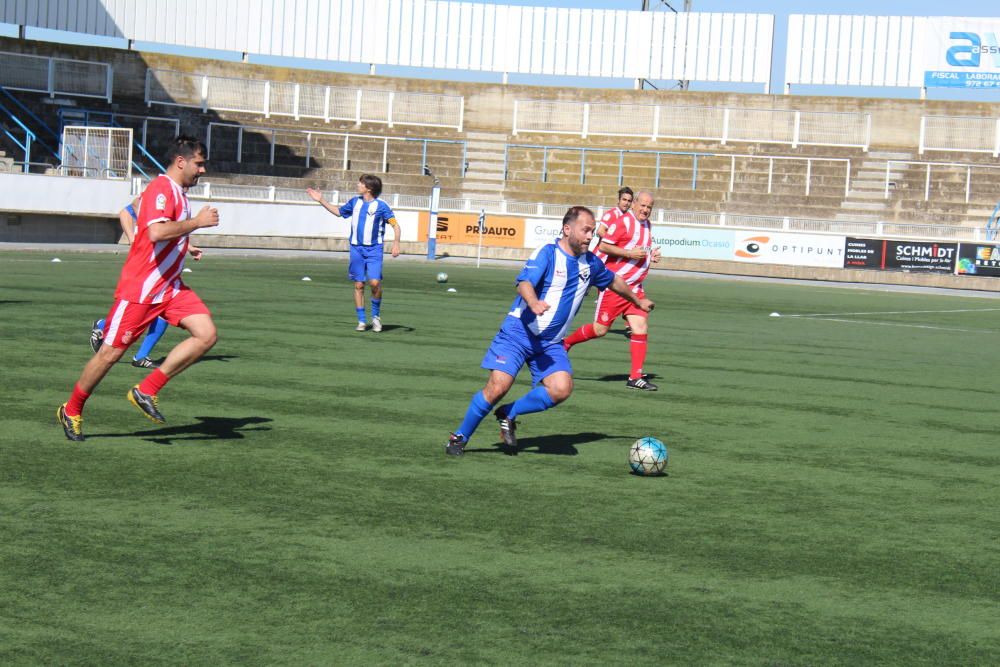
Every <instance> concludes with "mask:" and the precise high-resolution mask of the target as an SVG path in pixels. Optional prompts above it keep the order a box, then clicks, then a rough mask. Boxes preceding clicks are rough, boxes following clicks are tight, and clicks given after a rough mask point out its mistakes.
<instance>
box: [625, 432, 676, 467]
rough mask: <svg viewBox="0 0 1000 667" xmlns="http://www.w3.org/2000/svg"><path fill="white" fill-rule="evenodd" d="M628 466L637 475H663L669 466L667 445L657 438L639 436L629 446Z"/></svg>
mask: <svg viewBox="0 0 1000 667" xmlns="http://www.w3.org/2000/svg"><path fill="white" fill-rule="evenodd" d="M628 466H629V468H631V469H632V472H634V473H635V474H636V475H646V476H652V475H662V474H663V469H664V468H666V467H667V446H666V445H664V444H663V443H662V442H661V441H659V440H657V439H656V438H650V437H646V438H639V439H638V440H636V441H635V442H633V443H632V446H631V447H629V450H628Z"/></svg>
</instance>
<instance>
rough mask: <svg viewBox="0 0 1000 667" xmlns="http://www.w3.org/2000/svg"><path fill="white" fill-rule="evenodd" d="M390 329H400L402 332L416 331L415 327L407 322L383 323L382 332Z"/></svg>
mask: <svg viewBox="0 0 1000 667" xmlns="http://www.w3.org/2000/svg"><path fill="white" fill-rule="evenodd" d="M389 331H399V332H402V333H413V332H414V331H416V329H414V328H413V327H408V326H406V325H405V324H383V325H382V333H387V332H389Z"/></svg>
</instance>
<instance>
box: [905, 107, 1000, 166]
mask: <svg viewBox="0 0 1000 667" xmlns="http://www.w3.org/2000/svg"><path fill="white" fill-rule="evenodd" d="M925 151H964V152H969V153H991V154H992V155H993V157H1000V118H981V117H968V116H921V118H920V154H921V155H923V154H924V152H925Z"/></svg>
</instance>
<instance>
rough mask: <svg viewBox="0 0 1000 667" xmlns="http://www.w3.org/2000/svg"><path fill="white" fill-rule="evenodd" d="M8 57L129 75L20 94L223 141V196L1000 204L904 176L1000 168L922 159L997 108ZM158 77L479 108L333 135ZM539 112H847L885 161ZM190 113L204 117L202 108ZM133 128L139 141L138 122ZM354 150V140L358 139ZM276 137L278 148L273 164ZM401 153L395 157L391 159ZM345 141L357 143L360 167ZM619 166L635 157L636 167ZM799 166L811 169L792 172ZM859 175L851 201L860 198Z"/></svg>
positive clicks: (948, 220) (875, 208) (942, 206)
mask: <svg viewBox="0 0 1000 667" xmlns="http://www.w3.org/2000/svg"><path fill="white" fill-rule="evenodd" d="M0 50H6V51H18V50H20V51H23V52H32V53H42V54H51V55H58V56H61V57H69V58H83V59H90V60H99V61H102V62H108V63H110V64H111V65H112V66H113V68H114V95H113V99H112V101H111V102H110V103H109V102H107V101H104V100H99V99H87V100H67V99H59V98H57V99H55V100H53V99H50V98H48V97H47V96H45V95H44V94H29V93H19V94H18V97H19V98H20V99H23V100H24V102H25V103H26V104H28V105H29V106H30V107H31V108H32V110H34V111H36V112H37V113H38V115H39V116H40V117H42V118H44V119H46V120H47V121H48V122H50V123H51V124H52V125H53V126H56V125H57V122H58V119H57V113H56V112H57V110H58V109H59V108H64V109H66V108H70V109H72V108H77V109H89V110H93V111H104V112H115V113H118V114H126V115H130V116H133V117H141V116H156V117H169V118H176V119H177V120H178V121H179V124H180V126H181V127H182V128H183V129H184V130H185V131H186V132H189V133H194V134H195V135H196V136H199V137H201V138H203V139H204V138H206V137H207V135H208V128H209V126H210V125H212V127H213V135H212V138H211V156H210V157H211V164H210V170H211V174H210V180H211V181H215V182H220V183H231V184H246V185H268V186H272V185H273V186H276V187H287V188H300V187H301V188H304V187H321V188H324V189H330V190H340V191H351V190H352V189H353V184H354V183H355V182H356V179H357V176H358V175H359V174H360V173H364V172H372V173H377V174H379V175H380V176H381V177H382V178H383V181H384V182H385V190H386V192H396V193H400V194H414V195H418V194H419V195H426V194H427V192H428V190H429V188H430V185H431V179H430V178H429V177H428V176H426V175H424V173H423V164H424V162H426V163H427V164H429V165H430V167H431V169H432V171H433V172H434V175H435V176H436V177H437V178H438V179H439V181H440V183H441V185H442V190H443V192H442V194H443V196H445V197H454V198H459V197H465V198H475V199H482V200H488V199H492V200H498V199H504V200H507V201H522V202H546V203H550V204H565V205H568V204H578V203H583V204H588V205H596V206H601V205H611V204H612V203H613V202H614V200H615V193H616V191H617V189H618V188H619V187H620V185H621V184H622V183H624V184H628V185H630V186H631V187H633V188H634V189H652V190H654V191H655V194H656V197H657V205H658V206H660V207H665V208H670V209H674V210H686V211H694V212H699V211H704V212H711V213H721V212H727V213H731V214H747V215H778V216H792V217H802V218H816V219H830V220H860V221H866V220H884V221H898V222H914V223H925V224H931V223H933V224H954V225H970V226H982V225H983V224H985V221H986V217H987V216H988V214H989V213H990V212H991V211H992V210H993V207H994V206H995V205H996V199H997V198H998V197H1000V194H998V193H1000V169H997V170H985V169H983V170H980V171H976V172H975V178H974V179H973V182H972V184H971V187H970V192H969V196H968V201H966V199H967V197H966V185H965V174H964V171H963V168H961V167H955V168H945V167H937V166H935V167H932V182H931V187H930V196H929V199H928V200H927V201H925V172H924V171H923V168H922V167H921V166H920V165H914V164H908V163H906V162H903V161H920V160H923V161H935V162H960V163H964V164H980V165H1000V162H998V161H997V159H996V158H994V157H993V156H992V155H989V154H988V153H985V154H984V153H973V152H961V151H956V152H943V151H937V152H933V153H932V152H930V151H928V152H926V153H925V154H923V155H919V154H918V150H917V131H918V130H919V127H920V119H921V117H922V115H925V114H937V115H947V114H954V115H964V116H970V115H977V114H978V115H984V114H988V113H990V112H991V111H992V112H993V113H995V110H991V108H989V107H988V106H987V105H982V104H976V103H960V102H955V103H946V102H921V101H917V100H891V101H889V100H872V99H862V98H846V99H841V98H818V97H816V98H809V97H794V98H793V97H787V96H785V97H781V96H777V97H776V96H764V95H736V94H727V93H691V92H685V93H677V92H651V91H631V90H620V91H617V90H616V91H611V90H604V91H590V90H579V89H566V88H535V87H526V86H501V85H492V84H469V83H455V82H443V81H429V80H417V79H390V78H386V77H373V76H362V75H346V74H337V73H331V72H318V71H311V70H299V69H289V68H274V67H264V66H259V65H248V64H244V63H237V62H221V61H210V60H200V59H195V58H182V57H178V56H166V55H160V54H148V53H137V52H134V51H121V50H112V49H100V48H93V47H86V48H83V47H73V46H67V45H61V44H51V43H44V42H25V41H19V40H13V39H7V38H0ZM150 69H153V70H156V71H160V70H164V71H166V70H169V71H172V72H180V73H185V72H186V73H189V74H188V76H190V73H198V74H205V75H206V76H209V75H210V76H215V77H228V78H229V79H230V80H234V81H235V80H238V79H240V78H245V79H247V80H255V81H259V80H268V81H273V82H275V85H276V86H280V85H285V86H286V87H287V84H288V83H289V82H301V83H302V84H303V85H305V84H317V85H325V86H339V87H341V88H349V87H355V88H358V89H362V88H363V89H365V90H368V89H373V90H375V89H381V90H386V91H391V90H397V91H405V92H409V93H421V94H425V93H430V94H438V95H450V96H455V95H461V96H464V98H465V102H464V105H465V106H464V108H465V118H464V124H460V128H459V127H434V126H418V125H407V124H394V125H393V126H392V127H390V126H389V125H388V124H387V123H378V122H368V121H364V122H361V123H357V122H354V121H351V120H343V119H340V120H338V119H330V120H329V121H328V122H327V121H325V120H324V119H322V118H315V117H299V118H295V117H293V116H292V115H282V114H264V113H259V112H257V113H255V112H252V111H233V110H224V109H214V108H209V109H207V110H203V109H201V108H197V107H192V106H173V105H170V104H159V103H156V104H152V105H149V104H147V97H146V92H147V91H146V90H145V84H146V77H147V71H149V70H150ZM539 97H548V98H551V99H560V100H563V101H568V102H574V101H575V102H577V103H583V102H584V101H586V100H588V99H591V98H593V99H597V100H601V101H602V102H604V103H609V102H613V101H620V102H623V103H625V104H628V103H631V104H636V103H646V102H645V100H650V99H652V100H655V102H656V103H657V104H663V105H667V106H669V105H671V104H684V105H687V106H690V107H691V108H695V107H698V108H711V107H713V106H714V107H718V108H722V107H726V108H736V107H755V108H756V110H755V111H754V113H760V114H764V113H766V112H767V111H768V110H771V109H773V110H776V111H777V112H782V113H785V114H786V115H787V113H788V110H789V109H793V108H796V109H798V108H801V109H802V110H803V113H806V112H809V113H814V114H815V113H816V112H823V113H825V112H827V111H830V110H832V111H838V112H843V113H844V114H845V115H851V114H853V116H855V117H856V116H858V115H870V116H871V118H872V120H871V138H872V141H871V146H870V147H865V148H863V147H860V146H817V145H804V144H798V145H795V146H792V145H789V144H788V143H787V142H783V141H775V142H768V141H738V142H732V141H731V142H723V141H720V140H717V139H716V140H712V139H677V138H665V137H657V138H656V139H655V140H651V139H650V138H648V137H616V136H601V135H594V134H591V135H588V136H587V137H586V138H584V137H582V136H579V135H572V134H553V133H546V132H534V131H526V130H523V129H521V130H519V131H518V132H517V133H516V134H515V133H514V131H513V130H514V127H513V124H512V118H514V109H515V107H516V104H517V100H518V99H531V98H539ZM185 103H187V104H190V100H187V101H186V102H185ZM685 108H686V107H685ZM136 122H138V121H136ZM622 123H623V124H627V123H628V119H627V118H623V119H622ZM122 124H124V125H128V123H127V122H126V123H122ZM223 124H228V125H235V126H239V127H242V128H243V132H242V147H241V148H242V155H241V156H240V159H237V157H236V138H235V134H234V133H233V132H232V131H230V132H229V133H228V134H227V132H226V131H225V130H223V129H222V128H223V127H225V125H223ZM215 128H219V129H218V130H216V129H215ZM307 133H309V134H308V135H307ZM338 133H339V134H338ZM344 134H347V135H350V136H348V137H346V138H345V137H344V136H343V135H344ZM763 135H767V132H766V131H765V132H763ZM272 136H273V137H274V138H275V141H274V146H273V148H272ZM404 138H405V139H415V140H425V139H426V140H443V141H451V142H463V143H462V144H458V143H454V144H449V143H435V142H432V141H429V142H427V143H426V148H425V145H424V142H422V141H401V140H400V139H404ZM387 139H388V140H389V142H390V148H389V151H388V152H387V151H386V140H387ZM165 141H166V137H163V136H160V135H155V134H154V135H151V136H150V138H149V140H148V144H149V146H148V147H149V149H150V151H151V152H153V153H154V155H156V154H159V151H160V150H162V147H163V145H165ZM345 141H347V142H348V143H349V149H348V156H347V164H346V165H345V164H344V142H345ZM307 142H308V143H307ZM518 144H528V145H536V146H548V147H550V149H549V150H548V155H547V159H546V164H545V175H544V178H543V177H542V167H541V164H540V153H539V151H538V150H537V149H534V150H529V149H520V148H516V147H514V146H515V145H518ZM508 146H510V148H508ZM8 148H9V147H8ZM584 148H586V149H589V150H588V151H587V154H586V164H585V167H584V169H583V173H582V179H581V168H580V160H581V158H580V149H584ZM597 149H603V150H597ZM425 150H426V153H425ZM619 150H627V151H630V152H628V153H626V154H625V156H624V160H622V158H621V157H620V155H619V154H618V152H617V151H619ZM640 151H646V152H640ZM648 151H660V152H661V155H660V156H659V160H660V164H659V169H657V165H656V159H657V158H656V156H655V155H654V154H653V153H651V152H648ZM8 152H10V151H8ZM505 152H506V156H505ZM667 152H680V153H702V154H706V153H711V155H699V156H698V157H697V158H696V159H697V175H696V177H695V174H694V160H695V158H694V157H692V156H690V155H667V154H666V153H667ZM272 155H273V157H272ZM307 155H308V160H307ZM505 157H506V160H505ZM771 157H773V158H774V159H773V160H772V159H770V158H771ZM786 157H793V158H796V159H795V160H786V159H780V158H786ZM136 160H137V161H138V162H140V163H142V162H143V161H142V158H141V156H136ZM807 160H808V161H807ZM835 160H850V167H849V168H848V167H847V163H846V162H838V161H835ZM887 160H896V161H899V162H892V163H891V166H890V170H889V173H890V179H889V180H890V187H889V196H888V198H887V197H886V196H885V172H886V161H887ZM145 166H147V167H148V166H149V165H148V164H146V165H145ZM848 174H849V178H850V186H849V187H845V179H846V178H847V177H848ZM581 180H582V182H581ZM807 184H808V192H807Z"/></svg>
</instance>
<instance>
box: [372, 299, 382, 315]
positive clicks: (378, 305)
mask: <svg viewBox="0 0 1000 667" xmlns="http://www.w3.org/2000/svg"><path fill="white" fill-rule="evenodd" d="M381 311H382V299H372V317H378V316H379V313H380V312H381Z"/></svg>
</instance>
